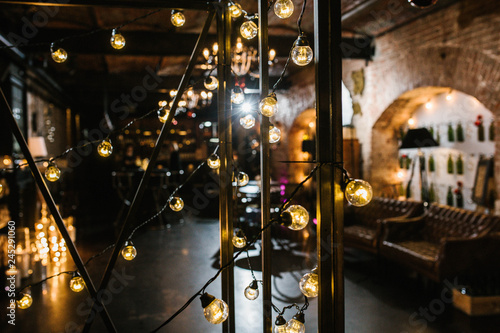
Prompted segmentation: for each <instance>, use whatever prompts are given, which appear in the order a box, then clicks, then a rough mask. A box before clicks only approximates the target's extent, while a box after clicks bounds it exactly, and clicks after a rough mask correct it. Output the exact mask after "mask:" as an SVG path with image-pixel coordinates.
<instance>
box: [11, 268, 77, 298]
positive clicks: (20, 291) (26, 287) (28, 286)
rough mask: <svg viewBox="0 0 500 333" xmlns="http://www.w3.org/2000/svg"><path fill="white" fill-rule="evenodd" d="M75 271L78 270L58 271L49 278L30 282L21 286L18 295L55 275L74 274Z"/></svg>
mask: <svg viewBox="0 0 500 333" xmlns="http://www.w3.org/2000/svg"><path fill="white" fill-rule="evenodd" d="M75 272H76V271H64V272H59V273H57V274H54V275H51V276H49V277H47V278H45V279H43V280H40V281H38V282H35V283H30V284H28V285H26V286H24V287H21V288H20V289H19V291H18V292H17V293H16V294H17V295H20V294H21V293H22V291H23V290H25V289H28V288H32V287H36V286H38V285H41V284H42V283H44V282H46V281H47V280H50V279H52V278H55V277H58V276H59V275H63V274H68V275H72V274H74V273H75Z"/></svg>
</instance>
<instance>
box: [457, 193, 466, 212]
mask: <svg viewBox="0 0 500 333" xmlns="http://www.w3.org/2000/svg"><path fill="white" fill-rule="evenodd" d="M457 207H458V208H464V196H463V195H462V190H460V189H458V191H457Z"/></svg>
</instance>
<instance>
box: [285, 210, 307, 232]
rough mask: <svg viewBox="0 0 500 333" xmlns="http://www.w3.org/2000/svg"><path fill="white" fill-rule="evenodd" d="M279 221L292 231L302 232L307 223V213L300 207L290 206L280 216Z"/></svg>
mask: <svg viewBox="0 0 500 333" xmlns="http://www.w3.org/2000/svg"><path fill="white" fill-rule="evenodd" d="M281 220H282V222H283V224H284V225H285V226H287V227H288V228H290V229H292V230H302V229H304V228H305V227H306V225H307V223H309V213H308V212H307V210H306V209H305V208H304V207H302V206H300V205H291V206H288V208H287V209H285V211H284V212H283V213H282V214H281Z"/></svg>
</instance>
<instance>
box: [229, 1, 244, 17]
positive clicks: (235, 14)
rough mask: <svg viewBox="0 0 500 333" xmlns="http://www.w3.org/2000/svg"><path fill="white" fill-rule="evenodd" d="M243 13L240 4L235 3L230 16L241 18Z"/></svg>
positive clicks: (231, 7) (232, 5) (230, 8)
mask: <svg viewBox="0 0 500 333" xmlns="http://www.w3.org/2000/svg"><path fill="white" fill-rule="evenodd" d="M242 13H243V11H242V10H241V6H240V4H237V3H233V4H231V6H229V14H231V17H233V18H237V17H240V16H241V14H242Z"/></svg>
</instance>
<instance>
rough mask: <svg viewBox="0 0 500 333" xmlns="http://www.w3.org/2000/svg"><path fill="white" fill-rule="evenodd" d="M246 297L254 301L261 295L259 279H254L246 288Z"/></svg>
mask: <svg viewBox="0 0 500 333" xmlns="http://www.w3.org/2000/svg"><path fill="white" fill-rule="evenodd" d="M244 294H245V297H246V298H247V299H248V300H250V301H253V300H255V299H257V297H259V286H258V284H257V281H255V280H253V281H252V283H250V285H248V287H246V288H245V293H244Z"/></svg>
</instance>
